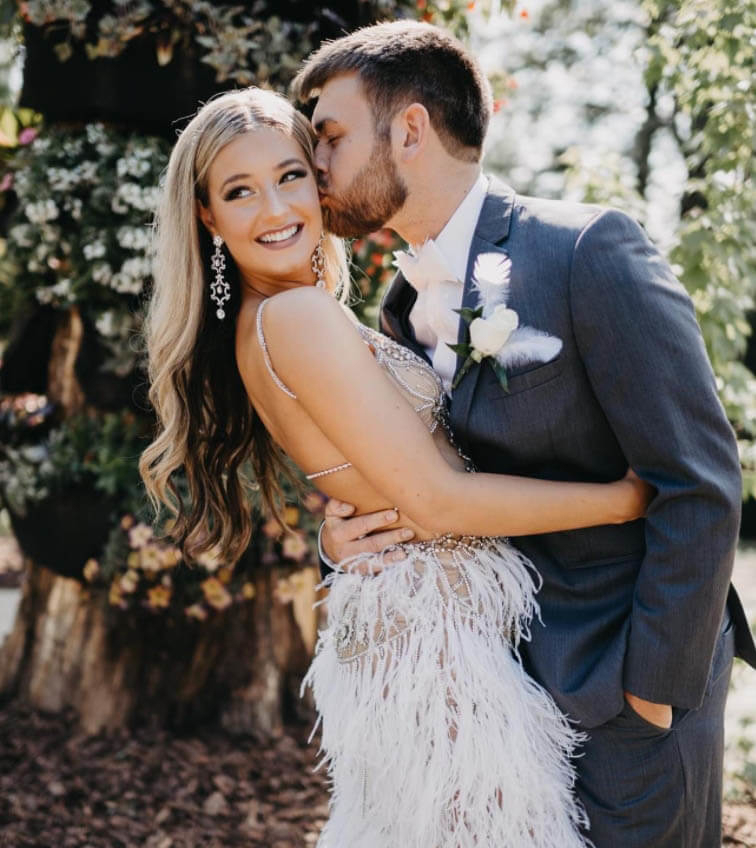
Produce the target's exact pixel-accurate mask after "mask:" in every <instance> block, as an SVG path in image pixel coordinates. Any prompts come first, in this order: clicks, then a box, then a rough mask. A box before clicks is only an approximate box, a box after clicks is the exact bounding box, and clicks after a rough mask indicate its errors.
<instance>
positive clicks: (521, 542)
mask: <svg viewBox="0 0 756 848" xmlns="http://www.w3.org/2000/svg"><path fill="white" fill-rule="evenodd" d="M489 251H497V252H502V253H506V254H508V255H509V257H510V259H511V261H512V272H511V291H510V298H509V303H508V305H509V306H510V307H512V308H513V309H515V310H517V312H518V313H519V315H520V320H521V323H523V324H527V325H529V326H531V327H535V328H537V329H540V330H544V331H546V332H548V333H550V334H552V335H556V336H558V337H559V338H561V339H562V341H563V348H562V351H561V353H560V354H559V356H558V358H557V359H555V360H553V361H552V362H549V363H547V364H545V365H544V364H535V365H526V366H523V367H521V368H517V369H515V370H513V371H512V372H510V376H509V390H508V391H506V392H505V391H504V390H503V389H502V387H501V386H500V384H499V382H498V380H497V378H496V376H495V374H494V372H493V369H492V368H491V367H490V366H489V365H488V364H487V363H485V362H483V363H482V364H481V365H478V366H475V367H474V368H473V370H472V371H470V372H469V373H468V374H467V375H466V376H465V377H464V378H463V379H462V381H461V383H460V384H459V386H458V388H457V389H456V391H455V392H454V393H453V396H452V400H451V422H452V427H453V430H454V432H455V435H456V438H457V440H458V441H459V442H460V444H461V446H462V448H463V449H464V450H465V452H466V453H468V454H469V455H470V456H471V457H472V459H473V460H474V461H475V464H476V466H477V467H478V469H480V470H481V471H489V472H494V473H512V474H521V475H525V476H528V477H539V478H544V479H554V480H594V481H607V480H612V479H616V478H618V477H621V476H622V475H623V474H624V473H625V471H626V469H627V466H628V465H630V466H631V467H632V468H633V469H634V470H635V471H636V472H637V473H638V474H639V475H640V476H641V477H642V478H644V479H645V480H647V481H648V482H649V483H651V484H653V485H654V486H655V487H656V488H657V490H658V494H657V496H656V497H655V499H654V501H653V503H652V505H651V507H650V509H649V512H648V517H647V518H646V519H644V520H639V521H635V522H632V523H628V524H623V525H611V526H601V527H595V528H590V529H586V530H574V531H570V532H561V533H549V534H545V535H541V536H531V537H521V538H518V539H514V540H513V542H514V543H515V544H516V545H517V546H518V547H519V548H520V549H521V550H522V551H523V552H524V553H525V554H526V555H527V556H528V557H530V559H531V560H532V561H533V563H534V564H535V566H536V567H537V569H538V570H539V572H540V573H541V575H542V577H543V579H544V584H543V588H542V590H541V592H540V594H539V601H540V605H541V614H542V619H543V624H544V625H545V626H544V627H540V626H538V625H535V626H534V627H533V634H532V639H531V641H530V642H529V643H528V644H526V645H525V646H524V649H523V656H524V658H525V661H526V663H527V664H528V667H529V669H530V671H531V672H532V673H533V674H534V675H535V676H536V678H537V679H539V680H540V681H541V682H542V683H544V685H545V686H546V687H547V688H548V689H549V691H550V692H551V693H552V694H553V695H554V697H555V699H556V700H557V702H558V703H559V705H560V706H561V707H562V709H564V710H565V711H566V712H567V713H568V714H569V715H571V716H572V717H574V718H576V719H578V720H579V721H580V722H581V723H582V724H583V725H584V726H586V727H594V726H596V725H598V724H601V723H603V722H604V721H606V720H608V719H609V718H611V717H612V716H614V715H616V714H617V713H619V711H620V710H621V708H622V706H623V694H622V693H623V689H627V690H629V691H631V692H633V693H634V694H635V695H638V696H639V697H642V698H646V699H648V700H650V701H656V702H659V703H671V704H673V705H675V706H677V707H682V708H695V707H697V706H698V705H699V704H700V703H701V701H702V699H703V697H704V694H705V693H706V690H707V686H708V681H709V680H710V679H711V673H712V658H713V656H714V653H715V647H716V643H717V639H718V638H719V637H720V634H721V631H722V622H723V611H724V608H725V602H726V601H727V600H728V592H729V606H730V609H731V615H732V618H733V621H734V626H735V627H736V628H737V634H736V635H737V644H738V648H739V653H740V654H741V656H743V657H745V658H746V659H748V660H749V661H750V662H751V664H756V648H754V643H753V640H752V637H751V634H750V632H749V630H748V626H747V623H746V621H745V616H744V615H743V611H742V607H741V605H740V602H739V600H738V598H737V595H736V594H735V592H734V590H733V589H731V587H730V575H731V571H732V564H733V557H734V551H735V546H736V542H737V536H738V528H739V521H740V505H741V480H740V466H739V461H738V454H737V449H736V444H735V438H734V435H733V431H732V428H731V427H730V425H729V423H728V421H727V419H726V417H725V414H724V411H723V409H722V406H721V404H720V402H719V399H718V397H717V393H716V388H715V383H714V376H713V373H712V370H711V367H710V365H709V362H708V359H707V357H706V352H705V350H704V344H703V340H702V337H701V333H700V331H699V328H698V325H697V323H696V319H695V314H694V310H693V306H692V304H691V301H690V298H689V297H688V296H687V294H686V293H685V291H684V289H683V287H682V286H681V285H680V283H679V282H678V281H677V280H676V279H675V277H674V276H673V274H672V272H671V270H670V268H669V266H668V265H667V264H666V263H665V262H664V261H663V260H662V258H661V257H660V256H659V254H658V252H657V251H656V250H655V248H654V247H653V246H652V245H651V244H650V242H649V241H648V239H647V238H646V236H645V235H644V233H643V231H642V230H641V228H640V227H639V226H638V225H637V224H636V223H634V222H633V221H632V220H631V219H630V218H628V217H627V216H626V215H624V214H623V213H621V212H617V211H614V210H607V209H601V208H598V207H595V206H594V207H592V206H585V205H580V204H572V203H566V202H560V201H551V200H542V199H536V198H529V197H521V196H518V195H515V193H514V191H512V189H510V188H509V187H507V186H505V185H504V184H502V183H500V182H498V181H496V180H492V182H491V186H490V188H489V192H488V195H487V198H486V201H485V204H484V206H483V209H482V212H481V215H480V218H479V220H478V224H477V228H476V231H475V236H474V238H473V242H472V248H471V251H470V257H469V264H468V270H467V279H466V281H465V290H464V297H463V304H464V305H465V306H468V305H474V304H475V292H474V291H473V290H472V287H471V285H470V276H471V273H472V270H473V267H474V263H475V259H476V257H477V256H478V254H480V253H483V252H489ZM414 301H415V292H414V290H413V289H412V287H411V286H410V285H409V284H408V283H407V282H406V281H405V280H404V279H403V278H402V277H401V275H399V276H398V277H397V278H396V279H395V280H394V281H393V283H392V284H391V286H390V288H389V290H388V292H387V294H386V296H385V298H384V302H383V306H382V312H381V326H382V329H383V330H384V332H386V333H388V334H389V335H391V336H393V337H395V338H396V339H398V340H399V341H400V342H402V343H403V344H405V345H407V346H409V347H411V348H413V349H414V350H415V351H417V352H418V353H420V354H421V355H424V351H423V350H422V348H421V347H420V346H419V345H418V344H417V342H416V340H415V338H414V334H413V331H412V327H411V325H410V323H409V312H410V309H411V308H412V305H413V303H414ZM465 331H466V325H464V324H462V323H460V341H461V340H462V338H463V336H464V333H465ZM460 364H461V360H458V363H457V367H459V365H460Z"/></svg>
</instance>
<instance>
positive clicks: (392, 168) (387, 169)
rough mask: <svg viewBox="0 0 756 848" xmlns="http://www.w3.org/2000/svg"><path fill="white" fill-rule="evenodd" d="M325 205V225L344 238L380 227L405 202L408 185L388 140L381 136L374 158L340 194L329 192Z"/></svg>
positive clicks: (374, 151)
mask: <svg viewBox="0 0 756 848" xmlns="http://www.w3.org/2000/svg"><path fill="white" fill-rule="evenodd" d="M321 188H322V189H323V190H324V192H325V194H326V195H327V200H326V205H324V206H323V223H324V224H325V228H326V229H327V230H329V231H330V232H332V233H333V234H334V235H337V236H341V237H342V238H358V237H359V236H364V235H366V234H367V233H372V232H375V230H380V229H381V227H383V226H384V225H385V224H386V222H387V221H389V220H390V219H391V218H393V217H394V215H395V214H396V213H397V212H398V211H399V210H400V209H401V208H402V206H404V201H405V200H406V199H407V186H406V184H405V183H404V181H403V180H402V178H401V177H400V176H399V172H398V171H397V169H396V165H395V164H394V160H393V159H392V158H391V148H390V146H389V144H388V142H387V141H384V140H381V139H377V140H376V142H375V144H374V146H373V151H372V153H371V155H370V160H369V162H368V164H367V165H365V167H364V168H363V169H362V170H361V171H360V172H359V173H358V174H357V175H356V176H355V178H354V179H353V180H352V182H351V183H350V184H349V185H348V186H347V188H346V189H345V190H344V191H343V192H342V193H341V194H340V195H334V194H329V193H328V184H327V183H326V184H321Z"/></svg>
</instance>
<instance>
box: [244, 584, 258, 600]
mask: <svg viewBox="0 0 756 848" xmlns="http://www.w3.org/2000/svg"><path fill="white" fill-rule="evenodd" d="M241 593H242V597H243V598H245V599H246V600H248V601H251V600H252V598H254V597H255V587H254V586H253V585H252V583H244V584H242V587H241Z"/></svg>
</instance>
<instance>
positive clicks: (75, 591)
mask: <svg viewBox="0 0 756 848" xmlns="http://www.w3.org/2000/svg"><path fill="white" fill-rule="evenodd" d="M25 570H26V579H25V581H24V585H23V590H22V598H21V603H20V606H19V610H18V614H17V617H16V621H15V624H14V627H13V630H12V631H11V633H10V634H9V635H8V637H7V638H6V640H5V643H4V644H3V645H2V647H0V696H2V697H3V698H11V697H15V698H19V699H21V700H22V701H23V702H25V703H28V704H29V705H31V706H33V707H35V708H37V709H40V710H43V711H45V712H54V713H57V712H61V711H63V710H68V709H73V710H74V711H75V713H76V714H77V715H78V717H79V722H80V726H81V729H82V731H84V732H85V733H88V734H93V733H99V732H102V731H114V730H117V729H120V728H123V727H126V726H129V725H132V724H135V723H143V722H147V723H157V724H163V725H167V726H173V727H182V728H186V727H188V726H192V725H195V724H197V723H199V722H207V721H211V722H218V723H220V724H221V725H222V726H223V727H225V728H226V729H227V730H229V731H232V732H234V733H244V734H251V735H255V736H257V737H259V738H271V737H277V736H280V735H281V733H282V730H283V725H284V723H285V721H286V720H287V719H291V718H294V717H297V715H299V717H301V715H302V711H303V710H306V705H305V706H303V705H302V704H301V703H300V702H299V698H298V687H299V681H300V680H301V677H302V674H303V672H304V670H305V669H306V667H307V664H308V662H309V655H310V652H309V650H308V647H307V645H306V643H305V638H309V633H310V632H311V624H310V622H306V634H305V638H303V635H302V630H301V629H300V625H299V624H298V623H297V621H296V618H295V611H294V605H293V603H292V602H290V601H289V600H281V599H280V598H279V597H277V592H276V585H277V583H278V581H279V579H280V575H279V572H278V570H277V569H275V568H272V569H269V570H267V571H261V572H260V573H259V574H258V576H257V578H256V580H255V597H254V598H253V599H252V600H251V601H249V602H247V603H243V604H236V605H234V606H232V607H230V608H228V609H227V610H224V611H223V612H218V613H217V614H216V615H215V616H214V617H212V618H210V619H208V620H207V621H204V622H195V621H193V620H189V619H186V620H178V619H176V618H173V617H169V616H167V615H162V614H153V613H148V612H144V613H136V614H135V613H122V612H120V611H116V610H113V609H112V608H108V607H107V606H106V602H105V600H104V599H103V598H102V597H100V596H93V595H92V594H91V592H90V591H89V590H88V588H87V587H86V586H84V585H83V584H82V583H80V582H79V581H78V580H74V579H71V578H66V577H60V576H58V575H56V574H54V573H53V572H52V571H49V570H48V569H46V568H43V567H41V566H38V565H35V564H34V563H33V562H31V561H30V560H28V559H27V560H26V561H25ZM311 570H312V571H313V572H314V569H311ZM305 585H309V586H310V587H311V597H309V598H307V599H304V598H302V599H300V606H307V608H308V609H309V610H310V612H311V615H314V612H312V602H313V601H314V585H315V577H314V575H312V577H311V578H310V579H308V581H305Z"/></svg>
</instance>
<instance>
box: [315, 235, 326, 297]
mask: <svg viewBox="0 0 756 848" xmlns="http://www.w3.org/2000/svg"><path fill="white" fill-rule="evenodd" d="M312 273H313V274H315V286H316V287H317V288H319V289H324V288H325V287H326V282H325V252H324V250H323V234H322V233H321V234H320V241H318V246H317V247H316V248H315V250H314V252H313V254H312Z"/></svg>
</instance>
